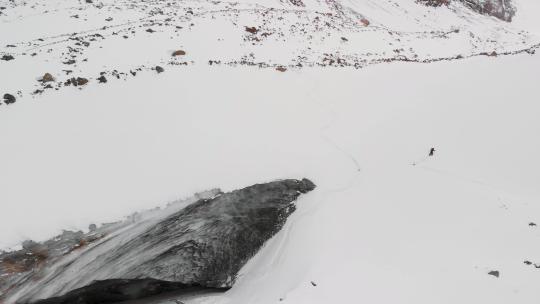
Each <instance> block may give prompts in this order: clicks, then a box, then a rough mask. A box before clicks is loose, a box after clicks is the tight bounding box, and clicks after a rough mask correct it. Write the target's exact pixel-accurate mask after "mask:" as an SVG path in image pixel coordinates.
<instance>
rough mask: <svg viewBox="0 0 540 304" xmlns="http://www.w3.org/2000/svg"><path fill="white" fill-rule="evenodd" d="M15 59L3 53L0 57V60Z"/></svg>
mask: <svg viewBox="0 0 540 304" xmlns="http://www.w3.org/2000/svg"><path fill="white" fill-rule="evenodd" d="M13 59H15V57H13V56H11V55H4V56H2V57H0V60H4V61H10V60H13Z"/></svg>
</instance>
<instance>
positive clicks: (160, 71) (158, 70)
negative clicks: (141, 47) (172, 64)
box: [155, 65, 165, 74]
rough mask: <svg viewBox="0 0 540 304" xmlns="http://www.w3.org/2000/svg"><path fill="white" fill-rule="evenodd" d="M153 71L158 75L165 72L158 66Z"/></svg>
mask: <svg viewBox="0 0 540 304" xmlns="http://www.w3.org/2000/svg"><path fill="white" fill-rule="evenodd" d="M155 69H156V72H158V74H159V73H163V72H165V69H164V68H162V67H160V66H159V65H158V66H156V67H155Z"/></svg>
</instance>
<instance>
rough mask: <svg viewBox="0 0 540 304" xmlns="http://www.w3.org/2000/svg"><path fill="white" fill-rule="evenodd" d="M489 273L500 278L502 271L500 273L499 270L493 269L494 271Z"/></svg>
mask: <svg viewBox="0 0 540 304" xmlns="http://www.w3.org/2000/svg"><path fill="white" fill-rule="evenodd" d="M488 274H489V275H492V276H494V277H496V278H498V277H499V276H500V273H499V271H498V270H492V271H490V272H488Z"/></svg>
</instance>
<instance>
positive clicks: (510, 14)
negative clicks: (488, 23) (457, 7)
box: [459, 0, 516, 22]
mask: <svg viewBox="0 0 540 304" xmlns="http://www.w3.org/2000/svg"><path fill="white" fill-rule="evenodd" d="M459 1H460V2H462V3H463V4H465V5H466V6H467V7H469V8H471V9H472V10H474V11H476V12H479V13H481V14H484V15H490V16H494V17H497V18H499V19H501V20H504V21H508V22H511V21H512V18H514V15H515V14H516V7H515V6H514V5H513V4H512V1H511V0H459Z"/></svg>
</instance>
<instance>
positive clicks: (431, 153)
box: [429, 148, 435, 156]
mask: <svg viewBox="0 0 540 304" xmlns="http://www.w3.org/2000/svg"><path fill="white" fill-rule="evenodd" d="M433 154H435V148H431V150H429V156H433Z"/></svg>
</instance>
